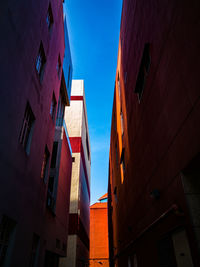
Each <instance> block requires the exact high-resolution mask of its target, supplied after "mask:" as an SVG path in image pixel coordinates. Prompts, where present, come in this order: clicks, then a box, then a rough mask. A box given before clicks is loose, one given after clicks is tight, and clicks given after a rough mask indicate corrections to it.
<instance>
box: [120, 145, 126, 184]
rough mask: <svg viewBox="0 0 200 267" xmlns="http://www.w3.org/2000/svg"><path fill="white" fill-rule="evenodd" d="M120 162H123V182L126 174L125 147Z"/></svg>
mask: <svg viewBox="0 0 200 267" xmlns="http://www.w3.org/2000/svg"><path fill="white" fill-rule="evenodd" d="M120 164H121V168H122V182H123V181H124V176H125V148H122V153H121V159H120Z"/></svg>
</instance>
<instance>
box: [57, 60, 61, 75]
mask: <svg viewBox="0 0 200 267" xmlns="http://www.w3.org/2000/svg"><path fill="white" fill-rule="evenodd" d="M56 70H57V73H58V77H59V78H60V72H61V60H60V55H59V56H58V62H57V66H56Z"/></svg>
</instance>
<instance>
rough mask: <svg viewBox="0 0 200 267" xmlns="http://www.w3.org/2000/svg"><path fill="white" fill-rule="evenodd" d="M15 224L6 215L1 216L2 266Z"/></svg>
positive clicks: (0, 258)
mask: <svg viewBox="0 0 200 267" xmlns="http://www.w3.org/2000/svg"><path fill="white" fill-rule="evenodd" d="M15 225H16V223H15V222H14V221H13V220H12V219H10V218H8V217H7V216H3V217H2V219H1V222H0V266H4V263H5V261H6V257H7V255H8V250H9V248H10V247H9V246H10V245H11V242H12V238H13V232H14V227H15Z"/></svg>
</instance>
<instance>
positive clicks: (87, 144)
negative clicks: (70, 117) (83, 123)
mask: <svg viewBox="0 0 200 267" xmlns="http://www.w3.org/2000/svg"><path fill="white" fill-rule="evenodd" d="M86 147H87V156H88V160H89V159H90V149H89V141H88V133H87V132H86Z"/></svg>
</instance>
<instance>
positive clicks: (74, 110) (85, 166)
mask: <svg viewBox="0 0 200 267" xmlns="http://www.w3.org/2000/svg"><path fill="white" fill-rule="evenodd" d="M65 121H66V123H67V125H68V133H69V139H70V143H71V146H72V157H73V164H72V181H71V194H70V218H69V239H68V250H67V258H66V259H63V260H62V261H61V263H60V264H61V266H71V267H72V266H76V267H79V266H83V264H86V263H87V262H88V258H89V214H90V210H89V203H90V164H91V158H90V143H89V131H88V122H87V114H86V105H85V93H84V83H83V81H82V80H72V90H71V104H70V107H67V108H66V111H65ZM86 132H87V134H86ZM86 136H87V139H88V141H86ZM86 143H88V145H87V144H86ZM87 146H88V152H87ZM88 155H89V157H88Z"/></svg>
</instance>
